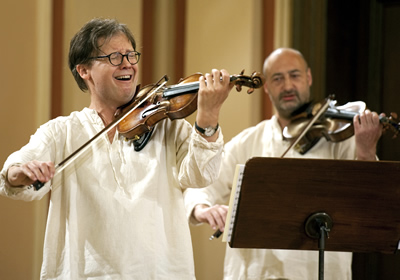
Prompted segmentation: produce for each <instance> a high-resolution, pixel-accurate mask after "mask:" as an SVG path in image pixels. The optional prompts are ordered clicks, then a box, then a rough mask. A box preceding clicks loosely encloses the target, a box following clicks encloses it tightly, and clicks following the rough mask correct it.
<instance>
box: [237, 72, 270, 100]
mask: <svg viewBox="0 0 400 280" xmlns="http://www.w3.org/2000/svg"><path fill="white" fill-rule="evenodd" d="M243 74H244V69H243V70H242V72H240V74H239V75H233V76H231V81H232V82H233V83H234V84H235V87H236V90H237V91H241V90H242V86H246V87H248V88H249V89H248V90H247V93H248V94H251V93H253V91H254V89H256V88H260V87H262V86H263V85H264V82H265V79H264V77H263V75H262V74H261V73H260V72H256V71H254V72H253V73H252V74H251V76H245V75H243Z"/></svg>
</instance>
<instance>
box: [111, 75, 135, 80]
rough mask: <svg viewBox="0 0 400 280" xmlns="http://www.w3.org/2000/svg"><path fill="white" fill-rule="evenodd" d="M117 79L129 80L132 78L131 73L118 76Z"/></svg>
mask: <svg viewBox="0 0 400 280" xmlns="http://www.w3.org/2000/svg"><path fill="white" fill-rule="evenodd" d="M115 78H116V79H117V80H129V79H130V78H131V76H130V75H124V76H118V77H115Z"/></svg>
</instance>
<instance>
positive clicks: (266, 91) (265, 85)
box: [263, 82, 269, 95]
mask: <svg viewBox="0 0 400 280" xmlns="http://www.w3.org/2000/svg"><path fill="white" fill-rule="evenodd" d="M263 87H264V91H265V93H267V94H268V95H269V91H268V85H267V82H265V83H264V85H263Z"/></svg>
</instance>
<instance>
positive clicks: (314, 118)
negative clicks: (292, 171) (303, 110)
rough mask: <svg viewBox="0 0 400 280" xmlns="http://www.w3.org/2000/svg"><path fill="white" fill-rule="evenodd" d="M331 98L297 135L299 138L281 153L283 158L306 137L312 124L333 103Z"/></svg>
mask: <svg viewBox="0 0 400 280" xmlns="http://www.w3.org/2000/svg"><path fill="white" fill-rule="evenodd" d="M331 101H332V100H331V99H330V98H329V97H328V98H327V99H326V102H325V104H324V105H323V106H321V108H320V109H319V110H318V112H317V113H316V114H315V116H314V117H313V118H312V119H311V120H310V121H309V122H308V124H307V125H306V126H305V127H304V128H303V130H302V131H301V133H300V134H299V136H297V138H296V139H295V140H294V141H293V142H292V144H290V146H289V147H288V148H287V149H286V151H285V152H284V153H283V154H282V155H281V158H283V157H285V155H286V154H287V152H289V151H290V149H292V148H293V147H294V146H295V145H297V143H299V141H300V140H301V138H303V137H304V135H306V133H307V131H308V130H309V129H310V128H311V126H312V125H313V124H314V123H315V122H316V121H317V120H318V119H319V118H320V117H321V115H322V114H323V113H324V112H325V111H326V110H327V109H328V107H329V104H330V103H331Z"/></svg>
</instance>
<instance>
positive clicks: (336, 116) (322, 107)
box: [283, 97, 400, 154]
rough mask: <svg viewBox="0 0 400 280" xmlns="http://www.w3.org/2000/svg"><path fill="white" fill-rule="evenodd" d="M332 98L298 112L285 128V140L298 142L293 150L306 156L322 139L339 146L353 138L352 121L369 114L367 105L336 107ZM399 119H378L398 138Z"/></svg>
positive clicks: (392, 114) (391, 115)
mask: <svg viewBox="0 0 400 280" xmlns="http://www.w3.org/2000/svg"><path fill="white" fill-rule="evenodd" d="M331 98H333V97H330V98H327V99H326V100H325V101H323V102H318V103H311V104H307V106H305V108H301V109H300V110H299V111H300V112H299V111H296V112H295V113H294V116H293V118H292V120H291V123H290V125H288V126H287V127H285V128H284V130H283V137H285V138H286V139H288V140H292V141H296V140H297V141H296V143H295V145H294V149H296V150H297V151H298V152H299V153H300V154H305V153H307V151H309V150H310V149H311V148H312V147H313V146H314V145H315V144H316V143H318V141H319V140H320V139H321V138H322V137H324V138H325V139H326V140H327V141H332V142H340V141H344V140H346V139H348V138H349V137H351V136H353V135H354V126H353V118H354V116H355V115H358V114H360V113H362V112H364V111H365V110H366V104H365V103H364V102H362V101H355V102H348V103H346V104H344V105H342V106H336V100H332V99H331ZM318 114H319V115H318ZM314 117H315V119H314ZM396 118H397V114H396V113H391V114H390V116H389V117H383V116H380V117H379V120H380V122H381V124H382V125H383V126H384V129H391V130H392V131H393V132H394V135H395V136H396V135H397V134H398V133H399V131H400V123H396V121H395V119H396ZM311 121H313V122H312V123H311Z"/></svg>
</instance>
